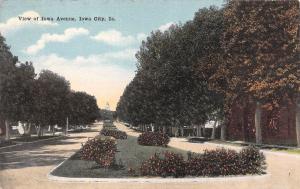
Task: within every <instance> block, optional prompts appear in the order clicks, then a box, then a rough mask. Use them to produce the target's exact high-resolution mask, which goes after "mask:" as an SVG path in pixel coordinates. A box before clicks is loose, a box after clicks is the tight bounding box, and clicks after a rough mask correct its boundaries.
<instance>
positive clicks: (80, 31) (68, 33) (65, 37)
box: [25, 28, 89, 54]
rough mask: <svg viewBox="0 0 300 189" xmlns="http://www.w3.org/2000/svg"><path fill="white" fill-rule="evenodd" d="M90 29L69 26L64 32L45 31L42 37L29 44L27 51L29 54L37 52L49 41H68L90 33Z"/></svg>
mask: <svg viewBox="0 0 300 189" xmlns="http://www.w3.org/2000/svg"><path fill="white" fill-rule="evenodd" d="M88 34H89V31H88V30H87V29H85V28H68V29H66V30H65V31H64V33H63V34H50V33H44V34H42V36H41V38H40V39H39V40H38V41H37V42H36V43H35V44H33V45H31V46H29V47H28V48H27V49H26V50H25V52H26V53H27V54H36V53H37V52H38V51H40V50H42V49H43V48H44V47H45V46H46V44H47V43H50V42H61V43H62V42H68V41H70V40H71V39H73V38H75V37H77V36H80V35H88Z"/></svg>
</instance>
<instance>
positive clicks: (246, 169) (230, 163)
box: [140, 147, 266, 177]
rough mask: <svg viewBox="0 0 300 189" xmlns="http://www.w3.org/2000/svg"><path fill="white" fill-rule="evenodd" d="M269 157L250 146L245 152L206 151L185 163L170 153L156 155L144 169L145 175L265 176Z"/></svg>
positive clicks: (180, 157)
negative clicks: (266, 160)
mask: <svg viewBox="0 0 300 189" xmlns="http://www.w3.org/2000/svg"><path fill="white" fill-rule="evenodd" d="M265 169H266V167H265V157H264V155H263V154H262V153H260V152H259V150H258V149H257V148H254V147H247V148H244V149H243V150H242V151H241V152H236V151H234V150H225V149H223V148H221V149H216V150H210V151H209V150H206V151H205V152H204V153H203V154H196V155H193V156H192V157H190V158H188V159H187V160H184V159H183V157H182V156H181V155H179V154H175V153H170V152H167V153H165V154H164V157H160V155H159V154H154V155H153V156H151V157H150V158H149V159H148V160H146V161H144V162H143V163H142V165H141V167H140V171H141V174H142V175H144V176H161V177H166V176H172V177H183V176H221V175H223V176H225V175H246V174H263V173H264V171H265Z"/></svg>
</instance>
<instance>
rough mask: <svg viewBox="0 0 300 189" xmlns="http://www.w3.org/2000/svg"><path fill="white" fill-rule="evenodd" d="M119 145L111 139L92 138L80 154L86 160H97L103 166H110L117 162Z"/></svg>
mask: <svg viewBox="0 0 300 189" xmlns="http://www.w3.org/2000/svg"><path fill="white" fill-rule="evenodd" d="M116 151H117V146H116V143H115V141H114V140H111V139H104V140H101V139H95V138H94V139H91V140H88V141H87V142H86V143H85V145H83V146H82V148H81V151H80V154H81V158H82V159H84V160H91V161H95V162H96V163H97V164H99V165H100V166H101V167H105V168H107V167H110V166H112V165H113V164H114V163H115V154H116Z"/></svg>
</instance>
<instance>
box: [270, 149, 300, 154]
mask: <svg viewBox="0 0 300 189" xmlns="http://www.w3.org/2000/svg"><path fill="white" fill-rule="evenodd" d="M272 151H274V152H285V153H288V154H298V155H300V149H281V150H279V149H276V148H273V149H272Z"/></svg>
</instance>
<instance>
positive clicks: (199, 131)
mask: <svg viewBox="0 0 300 189" xmlns="http://www.w3.org/2000/svg"><path fill="white" fill-rule="evenodd" d="M197 136H198V137H202V131H201V125H197Z"/></svg>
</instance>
